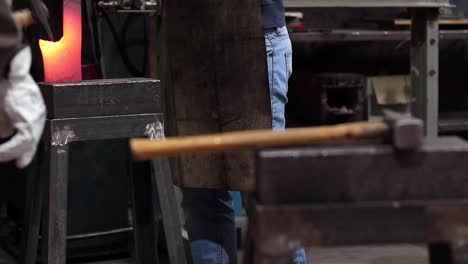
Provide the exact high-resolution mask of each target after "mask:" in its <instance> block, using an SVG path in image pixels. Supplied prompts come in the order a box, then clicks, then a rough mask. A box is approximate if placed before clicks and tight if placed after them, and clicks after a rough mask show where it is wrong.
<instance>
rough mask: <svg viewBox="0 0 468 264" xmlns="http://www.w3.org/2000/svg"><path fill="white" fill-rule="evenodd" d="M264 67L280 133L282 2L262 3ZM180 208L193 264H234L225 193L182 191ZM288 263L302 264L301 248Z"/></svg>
mask: <svg viewBox="0 0 468 264" xmlns="http://www.w3.org/2000/svg"><path fill="white" fill-rule="evenodd" d="M262 12H263V25H264V31H265V46H266V54H267V64H268V81H269V87H270V97H271V109H272V119H273V122H272V127H273V130H283V129H284V128H285V125H286V122H285V117H284V109H285V105H286V103H287V101H288V99H287V92H288V79H289V77H290V76H291V74H292V47H291V41H290V39H289V34H288V30H287V29H286V25H285V24H286V23H285V16H284V5H283V0H262ZM183 195H184V199H183V203H182V207H183V208H184V212H185V217H186V218H185V227H186V229H187V232H188V235H189V239H190V241H191V247H192V257H193V262H194V264H236V263H237V248H236V244H237V243H236V226H235V222H234V218H235V215H234V210H233V208H232V197H231V194H230V193H229V191H227V190H212V189H194V188H192V189H189V188H187V189H184V190H183ZM291 263H294V264H306V256H305V251H304V249H302V248H301V249H298V250H297V251H296V252H295V253H294V255H293V256H292V257H291Z"/></svg>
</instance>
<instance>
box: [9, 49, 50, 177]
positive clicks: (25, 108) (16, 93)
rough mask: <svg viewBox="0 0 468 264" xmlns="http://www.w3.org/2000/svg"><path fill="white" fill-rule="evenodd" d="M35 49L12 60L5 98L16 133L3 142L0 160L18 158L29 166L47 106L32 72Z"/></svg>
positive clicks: (17, 159) (21, 53) (25, 50)
mask: <svg viewBox="0 0 468 264" xmlns="http://www.w3.org/2000/svg"><path fill="white" fill-rule="evenodd" d="M30 66H31V50H30V49H29V47H25V48H23V49H22V50H21V51H20V52H18V53H17V54H16V56H15V57H14V58H13V59H12V61H11V63H10V73H9V75H8V80H9V82H10V84H11V85H10V87H9V89H8V90H7V94H6V98H5V106H4V107H5V112H6V114H7V116H8V117H9V119H10V121H11V122H12V125H13V127H14V128H15V130H16V134H15V135H14V136H13V137H12V138H11V139H10V140H8V141H7V142H5V143H3V144H1V145H0V161H7V160H16V165H17V167H19V168H24V167H26V166H27V165H28V164H29V163H30V162H31V160H32V159H33V157H34V154H35V152H36V149H37V144H38V143H39V141H40V139H41V136H42V132H43V129H44V123H45V117H46V108H45V105H44V101H43V99H42V95H41V93H40V90H39V87H38V86H37V84H36V83H35V82H34V80H33V78H32V77H31V75H30V74H29V69H30Z"/></svg>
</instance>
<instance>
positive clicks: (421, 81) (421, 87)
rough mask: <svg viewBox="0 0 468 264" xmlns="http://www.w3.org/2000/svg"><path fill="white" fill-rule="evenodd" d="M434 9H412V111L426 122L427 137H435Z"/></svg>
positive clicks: (436, 26) (436, 41) (436, 63)
mask: <svg viewBox="0 0 468 264" xmlns="http://www.w3.org/2000/svg"><path fill="white" fill-rule="evenodd" d="M438 12H439V11H438V10H437V9H414V10H412V27H411V78H412V88H411V89H412V93H413V100H415V102H414V105H413V106H414V108H413V110H412V111H413V114H414V115H415V116H417V117H420V118H421V119H423V121H424V123H425V124H426V136H427V137H430V138H434V137H437V136H438V114H439V93H438V92H439V90H438V89H439V24H438V21H437V19H438Z"/></svg>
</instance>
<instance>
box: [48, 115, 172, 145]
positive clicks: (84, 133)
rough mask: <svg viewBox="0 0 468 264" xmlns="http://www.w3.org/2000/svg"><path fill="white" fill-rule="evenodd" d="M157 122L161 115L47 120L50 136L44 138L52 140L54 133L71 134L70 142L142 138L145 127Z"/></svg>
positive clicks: (161, 118) (161, 117)
mask: <svg viewBox="0 0 468 264" xmlns="http://www.w3.org/2000/svg"><path fill="white" fill-rule="evenodd" d="M158 120H159V121H160V120H163V114H160V113H154V114H138V115H120V116H100V117H84V118H65V119H52V120H49V122H50V126H51V131H50V134H47V133H46V134H44V136H46V137H48V138H52V139H53V138H54V133H57V132H59V133H60V132H72V138H70V141H87V140H103V139H117V138H131V137H142V136H144V135H145V131H146V125H148V124H150V123H154V122H157V121H158ZM48 133H49V132H48Z"/></svg>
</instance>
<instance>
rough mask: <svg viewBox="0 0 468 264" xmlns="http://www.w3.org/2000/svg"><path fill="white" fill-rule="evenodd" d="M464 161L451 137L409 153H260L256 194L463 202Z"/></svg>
mask: <svg viewBox="0 0 468 264" xmlns="http://www.w3.org/2000/svg"><path fill="white" fill-rule="evenodd" d="M467 159H468V143H467V142H465V141H463V140H461V139H458V138H453V137H447V138H446V137H440V138H437V139H433V140H427V141H426V142H425V143H424V144H423V146H422V147H421V149H419V150H417V151H414V152H399V151H395V150H394V149H393V147H392V146H391V145H386V144H382V143H378V142H369V143H363V142H354V143H348V144H345V143H342V144H335V145H332V144H327V145H318V146H314V147H302V148H289V149H278V150H263V151H261V152H260V153H259V155H258V159H257V196H258V199H259V201H260V202H261V203H262V204H277V203H304V202H310V203H317V202H357V201H373V200H378V201H381V200H384V201H385V200H424V199H456V198H463V197H468V178H467V177H465V174H466V171H467V169H468V167H467V165H466V162H465V160H467ZM383 168H384V169H383ZM291 190H294V191H291Z"/></svg>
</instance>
